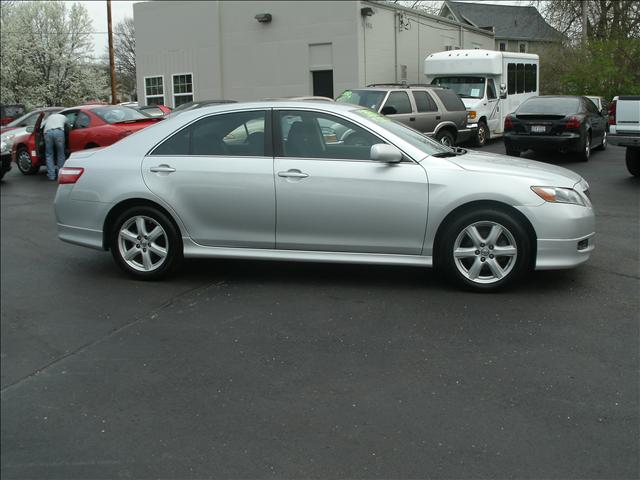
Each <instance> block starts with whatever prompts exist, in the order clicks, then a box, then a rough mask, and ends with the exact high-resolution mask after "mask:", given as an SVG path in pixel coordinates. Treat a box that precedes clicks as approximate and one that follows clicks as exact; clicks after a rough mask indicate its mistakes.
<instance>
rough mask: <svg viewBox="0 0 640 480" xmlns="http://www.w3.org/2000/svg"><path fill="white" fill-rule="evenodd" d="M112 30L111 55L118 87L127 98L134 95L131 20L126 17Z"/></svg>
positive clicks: (134, 66)
mask: <svg viewBox="0 0 640 480" xmlns="http://www.w3.org/2000/svg"><path fill="white" fill-rule="evenodd" d="M113 30H114V42H113V53H114V55H115V62H116V75H117V78H118V85H119V87H120V89H121V90H122V92H121V93H126V94H127V95H128V96H129V97H134V96H135V94H136V37H135V29H134V24H133V18H131V17H127V18H125V19H124V20H123V21H122V22H120V23H118V24H117V25H116V26H115V28H114V29H113Z"/></svg>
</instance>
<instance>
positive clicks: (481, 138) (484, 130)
mask: <svg viewBox="0 0 640 480" xmlns="http://www.w3.org/2000/svg"><path fill="white" fill-rule="evenodd" d="M487 140H489V127H487V124H486V123H484V122H483V121H480V122H478V131H477V132H476V139H475V144H476V147H483V146H484V145H485V144H486V143H487Z"/></svg>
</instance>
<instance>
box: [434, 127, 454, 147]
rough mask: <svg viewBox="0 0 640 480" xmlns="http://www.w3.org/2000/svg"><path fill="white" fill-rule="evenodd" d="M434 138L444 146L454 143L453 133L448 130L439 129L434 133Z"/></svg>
mask: <svg viewBox="0 0 640 480" xmlns="http://www.w3.org/2000/svg"><path fill="white" fill-rule="evenodd" d="M436 140H437V141H439V142H440V143H441V144H442V145H444V146H446V147H453V146H454V144H455V140H454V138H453V133H451V132H450V131H449V130H440V131H439V132H438V133H437V134H436Z"/></svg>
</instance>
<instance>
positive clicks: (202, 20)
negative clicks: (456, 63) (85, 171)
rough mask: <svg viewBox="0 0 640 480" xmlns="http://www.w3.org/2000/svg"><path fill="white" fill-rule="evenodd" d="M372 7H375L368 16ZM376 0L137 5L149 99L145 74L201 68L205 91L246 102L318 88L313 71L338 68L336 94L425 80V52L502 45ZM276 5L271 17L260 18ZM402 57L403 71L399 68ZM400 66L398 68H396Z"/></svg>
mask: <svg viewBox="0 0 640 480" xmlns="http://www.w3.org/2000/svg"><path fill="white" fill-rule="evenodd" d="M362 7H371V8H373V10H374V12H375V13H374V15H372V16H369V17H362V16H361V14H360V9H361V8H362ZM396 12H397V11H396V10H394V9H391V8H387V7H382V6H380V5H378V4H375V3H369V2H367V1H362V2H361V1H332V2H329V1H327V2H320V1H305V2H302V1H298V2H293V1H273V2H272V1H270V2H258V1H221V2H218V1H180V2H178V1H152V2H140V3H136V4H134V21H135V29H136V62H137V71H138V79H137V84H138V92H139V95H138V97H139V101H140V102H141V103H145V89H144V77H145V76H152V75H162V76H163V77H164V88H165V104H167V105H169V106H173V105H174V103H173V95H172V91H171V90H172V75H173V74H178V73H192V74H193V82H194V97H195V99H197V100H198V99H199V100H204V99H214V98H226V99H233V100H239V101H245V100H258V99H262V98H266V97H278V96H291V95H311V94H312V93H313V86H312V73H311V72H312V71H313V70H315V69H332V70H333V82H334V96H337V95H339V94H340V93H341V92H342V91H343V90H345V89H348V88H354V87H359V86H364V85H366V84H368V83H374V82H392V81H396V80H398V81H400V80H401V79H402V66H403V65H405V66H406V73H407V78H406V80H407V81H409V82H412V83H421V82H424V75H423V74H422V64H423V61H424V59H425V57H426V56H427V55H428V54H430V53H433V52H437V51H441V50H444V49H445V46H446V45H450V44H451V45H459V46H461V47H463V48H475V47H478V48H493V46H494V40H493V35H492V34H491V33H488V32H482V31H480V32H478V31H475V29H466V28H463V29H462V30H461V29H460V26H459V25H458V24H456V23H454V22H451V21H449V20H446V19H443V18H437V17H435V18H434V17H422V16H419V15H413V14H408V13H404V12H403V16H404V17H403V18H404V22H405V25H407V26H408V28H407V29H403V30H402V31H398V27H397V25H398V19H397V18H396ZM259 13H270V14H271V15H272V17H273V20H272V21H271V22H270V23H266V24H262V23H259V22H258V21H257V20H256V19H255V18H254V17H255V15H256V14H259ZM396 65H397V69H396ZM396 72H397V76H396Z"/></svg>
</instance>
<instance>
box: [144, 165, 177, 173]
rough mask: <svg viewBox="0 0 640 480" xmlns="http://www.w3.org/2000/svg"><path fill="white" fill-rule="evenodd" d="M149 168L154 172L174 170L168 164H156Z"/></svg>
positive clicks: (171, 171)
mask: <svg viewBox="0 0 640 480" xmlns="http://www.w3.org/2000/svg"><path fill="white" fill-rule="evenodd" d="M149 170H150V171H151V172H154V173H173V172H175V171H176V169H175V168H173V167H170V166H169V165H158V166H157V167H151V168H150V169H149Z"/></svg>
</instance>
